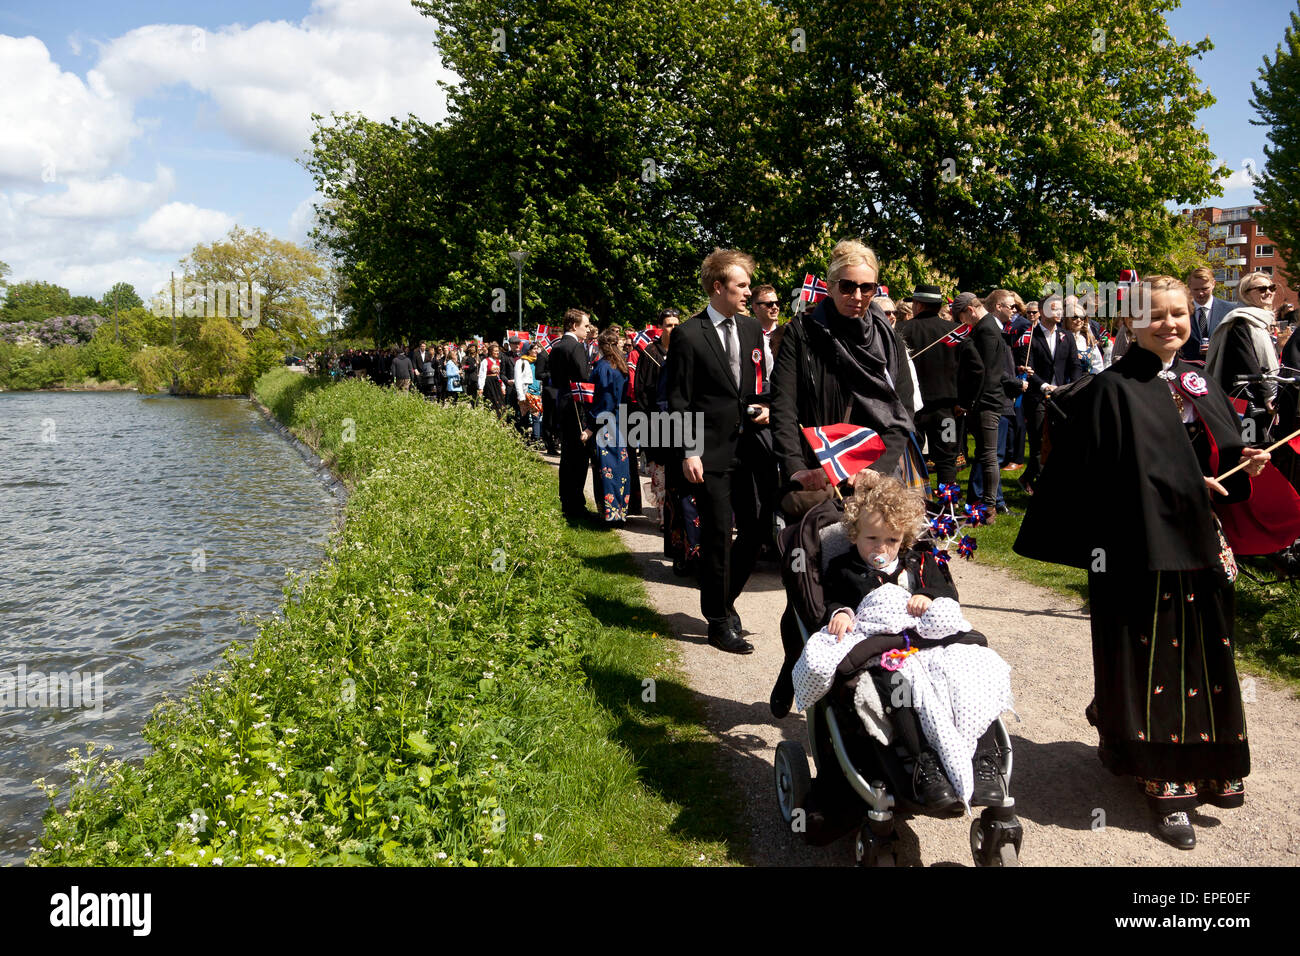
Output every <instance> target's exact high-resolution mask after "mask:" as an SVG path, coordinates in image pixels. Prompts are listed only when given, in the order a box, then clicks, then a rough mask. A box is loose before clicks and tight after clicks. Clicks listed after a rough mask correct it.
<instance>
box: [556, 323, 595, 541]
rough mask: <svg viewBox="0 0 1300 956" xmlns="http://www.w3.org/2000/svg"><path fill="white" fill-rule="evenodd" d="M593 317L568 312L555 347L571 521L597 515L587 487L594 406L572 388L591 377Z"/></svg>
mask: <svg viewBox="0 0 1300 956" xmlns="http://www.w3.org/2000/svg"><path fill="white" fill-rule="evenodd" d="M590 322H591V320H590V318H589V317H588V315H587V313H586V312H583V311H582V310H581V309H569V310H568V311H567V312H565V313H564V336H563V338H561V339H560V341H558V342H556V343H555V345H554V346H552V347H551V362H550V372H551V384H552V385H554V386H555V395H556V398H555V415H556V418H557V419H558V421H559V426H560V437H561V446H560V508H561V510H562V511H563V512H564V516H565V517H566V518H568V519H569V520H570V521H581V520H584V519H589V518H592V517H594V515H593V514H592V513H591V512H590V511H588V510H587V500H586V495H585V494H584V489H585V488H586V485H587V468H588V466H589V465H590V463H591V457H592V456H591V447H589V445H588V442H589V441H590V440H591V438H592V435H593V434H594V433H595V427H594V421H593V419H592V415H591V405H589V404H586V403H583V402H575V401H574V400H573V395H572V392H571V387H572V385H573V383H575V382H587V381H588V380H589V379H590V378H591V366H590V364H589V363H588V361H587V349H586V340H587V328H588V326H589V325H590Z"/></svg>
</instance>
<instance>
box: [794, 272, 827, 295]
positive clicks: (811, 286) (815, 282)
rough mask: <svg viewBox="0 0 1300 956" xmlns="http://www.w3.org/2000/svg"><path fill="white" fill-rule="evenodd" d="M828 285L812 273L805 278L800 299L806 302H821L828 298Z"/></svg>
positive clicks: (800, 291)
mask: <svg viewBox="0 0 1300 956" xmlns="http://www.w3.org/2000/svg"><path fill="white" fill-rule="evenodd" d="M826 293H827V289H826V283H825V282H823V281H822V280H821V279H819V278H817V277H816V276H815V275H813V274H812V273H811V272H809V273H807V274H805V275H804V277H803V287H802V288H801V289H800V290H799V298H800V299H802V300H803V301H805V302H820V301H821V300H822V299H824V298H826Z"/></svg>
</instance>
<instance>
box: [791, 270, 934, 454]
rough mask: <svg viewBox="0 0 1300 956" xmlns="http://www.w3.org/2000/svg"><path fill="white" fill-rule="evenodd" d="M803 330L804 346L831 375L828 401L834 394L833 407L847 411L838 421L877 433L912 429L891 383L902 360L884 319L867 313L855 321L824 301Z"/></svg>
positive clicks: (897, 373)
mask: <svg viewBox="0 0 1300 956" xmlns="http://www.w3.org/2000/svg"><path fill="white" fill-rule="evenodd" d="M807 329H808V344H809V346H810V347H811V348H812V349H813V351H814V352H815V353H816V354H818V355H820V356H821V357H822V361H823V362H825V364H826V370H827V371H828V372H829V373H830V374H829V375H828V376H827V378H826V379H825V380H824V382H823V386H824V387H825V388H826V390H827V396H828V397H835V396H836V395H837V393H838V402H837V406H838V408H840V409H842V410H847V412H848V414H847V417H845V418H843V419H842V420H843V421H846V422H848V423H849V424H853V425H866V426H867V427H869V428H871V429H874V430H875V431H876V432H879V433H881V434H883V433H885V432H887V431H893V430H898V431H903V432H910V431H911V430H912V416H911V415H910V414H908V411H907V409H906V408H905V407H904V405H903V403H902V401H901V400H900V399H899V397H898V391H897V389H896V388H895V386H894V385H893V384H891V381H892V382H898V381H899V362H900V361H902V357H901V356H900V355H899V349H898V343H897V341H896V340H895V339H894V330H893V329H892V328H891V327H890V325H889V321H888V320H887V319H882V318H880V317H878V316H875V315H873V314H871V312H870V311H868V313H867V314H866V315H865V316H863V317H862V318H860V319H853V318H849V317H848V316H845V315H841V314H840V311H839V310H838V309H837V308H835V305H834V303H833V302H832V300H831V299H830V297H829V296H828V297H826V298H825V299H823V300H822V301H821V302H820V303H818V305H817V308H816V310H815V311H814V312H813V314H812V319H811V321H810V322H809V323H808V326H807ZM841 414H843V412H841Z"/></svg>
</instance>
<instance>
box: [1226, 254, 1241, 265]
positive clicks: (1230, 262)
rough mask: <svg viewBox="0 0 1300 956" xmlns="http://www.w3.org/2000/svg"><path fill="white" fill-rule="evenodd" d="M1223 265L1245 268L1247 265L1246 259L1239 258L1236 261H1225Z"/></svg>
mask: <svg viewBox="0 0 1300 956" xmlns="http://www.w3.org/2000/svg"><path fill="white" fill-rule="evenodd" d="M1223 264H1224V265H1225V266H1244V265H1245V264H1246V257H1245V256H1238V257H1237V258H1235V259H1224V260H1223Z"/></svg>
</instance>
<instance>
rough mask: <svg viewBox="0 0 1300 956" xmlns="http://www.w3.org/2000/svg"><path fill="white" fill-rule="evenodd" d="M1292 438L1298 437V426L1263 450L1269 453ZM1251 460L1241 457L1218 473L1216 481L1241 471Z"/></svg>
mask: <svg viewBox="0 0 1300 956" xmlns="http://www.w3.org/2000/svg"><path fill="white" fill-rule="evenodd" d="M1293 438H1300V428H1297V429H1296V430H1295V431H1293V432H1292V433H1291V434H1289V435H1287V436H1286V437H1285V438H1283V439H1282V440H1281V441H1275V442H1273V444H1271V445H1269V446H1268V447H1267V448H1265V449H1264V451H1266V452H1269V453H1270V454H1271V453H1272V452H1273V451H1274V450H1275V449H1278V448H1281V447H1282V446H1283V445H1285V444H1286V443H1287V442H1289V441H1290V440H1291V439H1293ZM1253 460H1254V459H1251V458H1243V459H1242V460H1241V461H1240V462H1238V463H1237V464H1236V465H1235V466H1234V467H1232V468H1229V469H1228V470H1227V471H1225V472H1224V473H1223V474H1221V475H1220V476H1219V477H1218V478H1216V479H1215V480H1216V481H1223V479H1224V478H1227V477H1228V476H1229V475H1235V474H1236V473H1237V472H1239V471H1241V469H1243V468H1245V467H1246V466H1247V465H1249V464H1250V463H1251V461H1253Z"/></svg>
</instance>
